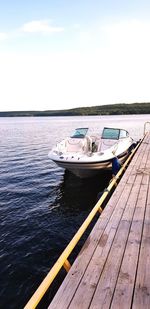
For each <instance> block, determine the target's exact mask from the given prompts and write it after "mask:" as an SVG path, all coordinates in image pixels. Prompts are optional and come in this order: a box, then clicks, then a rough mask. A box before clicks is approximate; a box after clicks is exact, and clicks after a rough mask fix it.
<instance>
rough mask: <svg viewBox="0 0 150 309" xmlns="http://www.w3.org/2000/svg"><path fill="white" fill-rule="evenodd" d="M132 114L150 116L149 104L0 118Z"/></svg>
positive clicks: (17, 113)
mask: <svg viewBox="0 0 150 309" xmlns="http://www.w3.org/2000/svg"><path fill="white" fill-rule="evenodd" d="M132 114H150V103H132V104H126V103H122V104H111V105H100V106H91V107H79V108H73V109H65V110H48V111H8V112H0V117H42V116H44V117H47V116H96V115H132Z"/></svg>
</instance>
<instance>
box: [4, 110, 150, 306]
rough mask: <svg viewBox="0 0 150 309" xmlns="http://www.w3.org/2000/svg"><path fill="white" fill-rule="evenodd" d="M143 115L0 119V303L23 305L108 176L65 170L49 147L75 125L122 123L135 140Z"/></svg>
mask: <svg viewBox="0 0 150 309" xmlns="http://www.w3.org/2000/svg"><path fill="white" fill-rule="evenodd" d="M149 117H150V115H140V116H137V115H136V116H133V115H132V116H103V117H100V116H95V117H66V118H65V117H58V118H55V117H53V118H52V117H47V118H44V117H43V118H42V117H40V118H0V217H1V222H0V308H4V309H5V308H7V309H9V308H15V309H20V308H23V306H24V305H25V304H26V302H27V301H28V299H29V298H30V296H31V295H32V294H33V292H34V291H35V289H36V288H37V287H38V285H39V284H40V282H41V281H42V279H43V278H44V277H45V275H46V274H47V272H48V270H49V269H50V268H51V267H52V265H53V264H54V262H55V261H56V259H57V258H58V256H59V254H60V253H61V252H62V250H63V249H64V248H65V246H66V245H67V244H68V242H69V241H70V239H71V238H72V236H73V235H74V233H75V232H76V231H77V229H78V228H79V227H80V225H81V224H82V222H83V220H84V218H85V217H86V216H87V214H88V213H89V212H90V209H91V208H92V207H93V206H94V204H95V202H96V197H97V194H98V192H99V191H101V190H103V189H104V188H105V186H107V183H108V181H109V177H110V175H108V176H104V175H101V176H98V177H96V178H93V179H88V180H80V179H78V178H76V177H75V176H73V175H71V174H70V173H66V172H65V171H64V170H63V169H61V168H58V167H57V166H56V165H55V164H54V163H53V162H51V161H50V160H49V158H48V156H47V154H48V151H49V150H50V149H51V147H52V146H53V145H54V144H55V143H56V142H58V141H60V140H61V139H62V138H64V137H66V136H68V135H70V133H71V132H72V130H73V129H74V128H76V127H81V126H86V127H90V128H92V129H93V132H101V131H102V129H103V127H104V126H116V127H122V128H125V129H127V130H128V131H129V133H130V135H131V136H132V137H133V138H135V139H136V140H138V139H139V138H141V137H142V136H143V127H144V122H145V121H147V120H149ZM81 245H82V243H81ZM77 250H78V249H77ZM76 253H77V252H76ZM63 276H64V274H63V273H62V274H61V275H60V277H63ZM59 280H61V278H59V277H58V280H56V283H54V286H53V287H52V292H51V291H50V292H49V293H48V296H47V297H48V298H49V299H51V297H52V295H53V293H54V291H55V289H56V286H57V285H58V281H59ZM44 308H45V305H44Z"/></svg>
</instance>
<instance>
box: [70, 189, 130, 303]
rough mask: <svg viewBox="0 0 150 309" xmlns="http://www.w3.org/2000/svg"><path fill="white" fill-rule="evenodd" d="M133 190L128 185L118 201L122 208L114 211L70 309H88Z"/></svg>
mask: <svg viewBox="0 0 150 309" xmlns="http://www.w3.org/2000/svg"><path fill="white" fill-rule="evenodd" d="M131 188H132V185H131V184H130V185H127V186H126V188H125V190H124V192H123V193H122V195H121V197H120V199H119V201H118V203H120V202H121V203H122V206H121V207H116V211H114V213H113V216H112V218H111V220H110V221H109V222H108V224H107V227H106V229H105V230H104V232H103V234H102V237H101V238H100V240H99V243H98V246H97V248H96V250H95V252H94V255H93V257H92V259H91V261H90V264H89V266H88V268H87V269H86V272H85V275H84V276H83V278H82V281H81V283H80V285H79V287H78V290H77V292H76V294H75V296H74V298H73V300H72V302H71V304H70V306H69V308H70V309H73V308H83V309H84V308H88V306H89V304H90V302H91V299H92V296H93V294H94V291H95V288H96V285H97V283H98V280H99V276H100V274H101V272H102V270H103V267H104V264H105V260H106V258H107V256H108V254H109V251H110V248H111V245H112V242H113V239H114V237H115V234H116V231H117V227H118V224H119V222H120V218H121V216H122V214H123V211H124V209H125V207H126V202H127V200H128V198H129V195H130V191H131Z"/></svg>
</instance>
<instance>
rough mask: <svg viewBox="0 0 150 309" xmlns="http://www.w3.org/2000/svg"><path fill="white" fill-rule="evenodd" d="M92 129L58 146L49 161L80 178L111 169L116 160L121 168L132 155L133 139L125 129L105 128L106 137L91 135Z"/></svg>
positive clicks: (51, 152)
mask: <svg viewBox="0 0 150 309" xmlns="http://www.w3.org/2000/svg"><path fill="white" fill-rule="evenodd" d="M88 130H89V129H88V128H77V129H76V130H75V132H74V134H73V135H72V136H71V137H68V138H66V139H64V140H63V141H62V142H60V143H58V144H57V145H56V146H55V147H54V148H53V149H52V150H51V151H50V152H49V154H48V155H49V158H50V159H51V160H53V161H54V162H55V163H56V164H57V165H58V166H60V167H62V168H65V169H67V170H69V171H71V172H72V173H73V174H75V175H76V176H78V177H80V178H86V177H91V176H93V175H94V174H97V173H98V172H99V171H100V170H102V169H104V170H105V169H111V168H112V160H113V158H118V160H119V162H120V164H121V163H122V162H123V161H124V160H125V159H126V157H127V156H128V154H129V148H130V147H131V145H132V144H133V139H132V138H131V137H130V136H129V133H128V132H127V131H126V130H124V129H118V128H106V127H105V128H104V129H103V132H102V135H101V136H98V135H88Z"/></svg>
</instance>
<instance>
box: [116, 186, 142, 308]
mask: <svg viewBox="0 0 150 309" xmlns="http://www.w3.org/2000/svg"><path fill="white" fill-rule="evenodd" d="M147 193H148V186H147V185H141V188H140V193H139V197H138V201H137V205H136V209H135V213H134V217H133V221H132V225H131V230H130V234H129V238H128V241H127V246H126V249H125V252H124V256H123V261H122V265H121V269H120V271H119V277H118V281H117V285H116V287H115V293H114V295H113V300H112V304H111V309H116V308H122V309H129V308H131V303H132V294H133V289H134V281H135V276H136V269H137V263H138V255H139V249H140V241H141V236H142V227H143V221H144V213H145V205H146V198H147Z"/></svg>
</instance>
